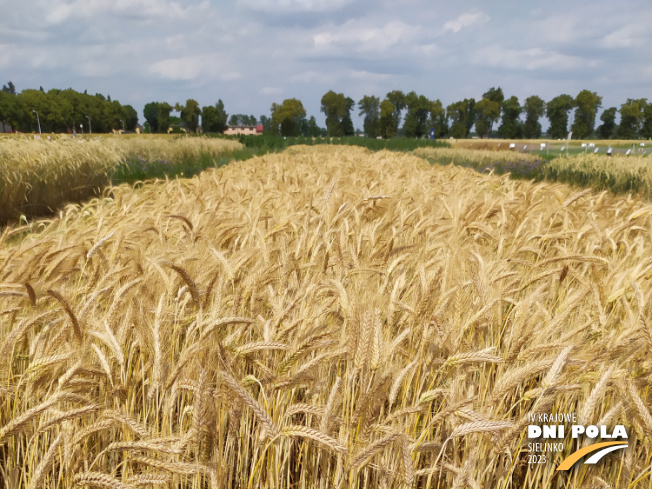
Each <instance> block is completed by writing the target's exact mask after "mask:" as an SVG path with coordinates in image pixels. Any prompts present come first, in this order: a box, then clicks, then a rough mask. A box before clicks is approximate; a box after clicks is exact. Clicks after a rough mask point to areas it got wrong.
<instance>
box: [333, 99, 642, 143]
mask: <svg viewBox="0 0 652 489" xmlns="http://www.w3.org/2000/svg"><path fill="white" fill-rule="evenodd" d="M354 105H355V104H354V101H353V100H352V99H351V98H349V97H345V96H344V94H342V93H339V94H338V93H335V92H333V91H329V92H327V93H326V94H325V95H324V96H323V97H322V99H321V111H322V112H323V113H324V114H325V115H326V127H327V130H328V134H329V136H341V135H348V134H352V130H353V129H352V126H351V124H350V120H351V118H350V115H351V111H352V110H353V108H354ZM601 107H602V97H600V96H599V95H598V94H597V93H595V92H591V91H589V90H582V91H581V92H579V93H578V94H577V95H576V96H575V97H572V96H570V95H566V94H563V95H559V96H557V97H555V98H553V99H552V100H550V101H548V102H546V101H544V100H543V99H542V98H541V97H538V96H537V95H532V96H531V97H527V98H526V99H525V100H524V101H523V102H522V103H521V102H520V101H519V99H518V97H516V96H511V97H509V98H506V97H505V96H504V94H503V91H502V89H501V88H500V87H498V88H491V89H489V90H488V91H487V92H485V93H484V94H483V95H482V99H480V100H479V101H476V100H475V99H473V98H470V99H464V100H461V101H458V102H454V103H452V104H450V105H448V106H447V107H444V105H443V104H442V102H441V101H440V100H429V99H428V98H427V97H425V96H423V95H419V94H417V93H415V92H409V93H407V94H405V93H403V92H402V91H400V90H393V91H391V92H389V93H388V94H387V95H386V96H385V98H384V99H383V100H382V101H381V100H380V98H379V97H376V96H373V95H366V96H364V97H362V99H360V101H359V102H358V110H359V115H360V116H362V117H364V133H365V135H367V136H370V137H383V138H391V137H394V136H396V135H401V136H406V137H417V138H418V137H423V136H425V135H426V134H428V133H429V131H431V130H434V132H435V137H437V138H442V137H453V138H460V139H463V138H468V137H469V136H471V135H472V134H475V135H476V136H478V137H481V138H486V137H495V136H497V137H500V138H505V139H520V138H526V139H536V138H539V137H541V136H542V128H541V122H540V121H541V119H542V118H543V117H544V116H545V117H547V118H548V121H549V124H550V127H549V129H548V132H547V136H548V137H550V138H554V139H561V138H565V137H567V135H568V132H569V131H572V133H573V138H575V139H587V138H592V137H598V138H600V139H610V138H620V139H637V138H645V139H647V138H652V103H648V102H647V99H627V101H626V102H625V103H624V104H622V105H621V106H620V108H617V107H609V108H608V109H606V110H604V111H603V112H602V114H601V116H600V121H601V122H602V124H600V125H599V126H598V127H596V126H595V123H596V114H597V111H598V109H599V108H601ZM571 113H572V114H573V116H574V117H573V122H572V124H571V125H570V127H569V116H570V114H571ZM617 114H618V115H620V124H617V123H616V117H617ZM401 123H402V124H401ZM473 128H475V133H473V132H472V130H473Z"/></svg>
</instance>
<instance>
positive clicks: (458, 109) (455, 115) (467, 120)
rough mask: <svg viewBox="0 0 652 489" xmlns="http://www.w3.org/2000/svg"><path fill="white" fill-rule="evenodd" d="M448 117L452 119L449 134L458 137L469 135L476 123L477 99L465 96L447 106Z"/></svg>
mask: <svg viewBox="0 0 652 489" xmlns="http://www.w3.org/2000/svg"><path fill="white" fill-rule="evenodd" d="M446 117H448V119H449V120H450V121H451V126H450V129H449V131H448V132H449V134H450V136H451V137H453V138H456V139H463V138H466V137H468V135H469V133H470V131H471V128H472V127H473V124H475V99H473V98H470V99H467V98H465V99H464V100H460V101H458V102H454V103H452V104H450V105H449V106H448V107H446Z"/></svg>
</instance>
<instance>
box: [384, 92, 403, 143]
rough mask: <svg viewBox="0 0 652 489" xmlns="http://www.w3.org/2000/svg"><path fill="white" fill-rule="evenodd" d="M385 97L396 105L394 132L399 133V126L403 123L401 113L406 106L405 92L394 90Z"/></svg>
mask: <svg viewBox="0 0 652 489" xmlns="http://www.w3.org/2000/svg"><path fill="white" fill-rule="evenodd" d="M385 98H386V100H389V101H390V102H391V103H392V105H393V106H394V114H393V117H394V134H398V128H399V125H400V124H401V113H402V112H403V110H404V109H405V107H406V100H405V94H404V93H403V92H402V91H400V90H392V91H391V92H389V93H388V94H387V95H386V96H385Z"/></svg>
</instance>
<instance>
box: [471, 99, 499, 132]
mask: <svg viewBox="0 0 652 489" xmlns="http://www.w3.org/2000/svg"><path fill="white" fill-rule="evenodd" d="M475 111H476V119H475V132H476V133H477V134H478V136H480V137H481V138H484V137H487V136H491V130H492V128H493V123H494V122H495V121H497V120H498V119H499V118H500V104H499V103H498V102H496V101H494V100H491V99H488V98H483V99H482V100H480V101H479V102H478V103H477V104H475Z"/></svg>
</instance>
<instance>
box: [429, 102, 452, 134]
mask: <svg viewBox="0 0 652 489" xmlns="http://www.w3.org/2000/svg"><path fill="white" fill-rule="evenodd" d="M428 124H429V126H430V127H431V128H434V130H435V137H436V138H441V137H445V136H446V135H447V134H448V119H447V118H446V109H444V105H443V104H442V103H441V100H439V99H437V100H434V101H432V102H431V103H430V119H429V120H428Z"/></svg>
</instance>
